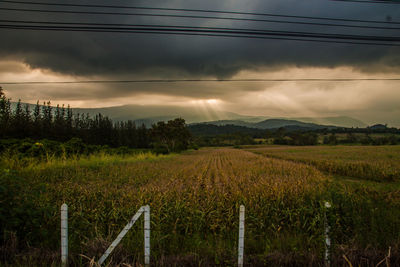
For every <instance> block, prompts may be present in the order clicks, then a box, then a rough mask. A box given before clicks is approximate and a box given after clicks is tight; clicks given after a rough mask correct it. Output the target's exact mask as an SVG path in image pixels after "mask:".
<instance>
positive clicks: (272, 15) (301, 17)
mask: <svg viewBox="0 0 400 267" xmlns="http://www.w3.org/2000/svg"><path fill="white" fill-rule="evenodd" d="M1 2H7V3H24V4H38V5H51V6H70V7H92V8H118V9H136V10H157V11H176V12H185V13H186V12H198V13H217V14H235V15H250V16H267V17H283V18H295V19H308V20H327V21H341V22H359V23H374V24H400V22H397V21H377V20H361V19H347V18H330V17H313V16H297V15H284V14H272V13H254V12H238V11H222V10H206V9H185V8H160V7H157V8H155V7H137V6H113V5H83V4H60V3H43V2H40V3H39V2H27V1H9V0H8V1H6V0H3V1H1ZM0 10H7V11H21V12H41V13H66V14H74V13H75V14H87V15H90V14H92V15H124V16H164V17H193V18H199V19H202V18H207V19H228V20H250V21H251V20H254V21H263V20H259V19H251V18H237V17H212V16H198V15H197V16H196V15H188V16H186V15H174V14H144V13H127V12H100V11H71V10H48V9H26V8H0Z"/></svg>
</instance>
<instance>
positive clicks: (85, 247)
mask: <svg viewBox="0 0 400 267" xmlns="http://www.w3.org/2000/svg"><path fill="white" fill-rule="evenodd" d="M246 149H249V150H252V149H250V148H246ZM274 149H275V148H273V149H271V148H270V147H264V148H254V150H255V152H256V153H253V152H250V151H244V150H243V149H232V148H215V149H201V150H199V151H191V152H185V153H183V154H177V155H168V156H155V155H152V154H138V155H133V156H127V157H123V156H109V157H98V158H96V157H93V158H81V159H74V160H69V161H61V160H60V161H57V160H54V161H53V162H48V163H37V164H28V165H26V164H25V165H24V166H19V165H18V164H17V162H10V161H7V159H4V158H3V159H2V162H3V165H0V166H4V167H3V168H2V169H1V170H0V171H1V172H0V193H1V203H2V205H1V210H0V211H1V213H0V219H1V225H2V237H1V238H2V244H3V245H2V247H1V255H2V261H1V262H2V265H6V266H51V265H53V266H56V265H58V264H59V258H60V252H59V250H60V249H59V248H60V241H59V236H60V225H59V224H60V214H59V208H60V206H61V204H62V203H64V202H66V203H67V204H68V205H69V238H70V247H69V250H70V264H71V265H72V266H87V265H90V260H91V259H95V260H97V259H98V258H99V257H100V256H101V254H102V253H103V252H104V251H105V249H106V248H107V247H108V245H109V244H110V242H111V241H112V240H113V239H114V238H115V237H116V236H117V235H118V233H119V231H120V230H121V229H122V228H123V227H124V226H125V224H126V223H127V222H128V221H129V220H130V218H131V217H132V216H133V215H134V214H135V213H136V211H137V210H138V208H139V207H140V206H142V205H146V204H149V205H150V207H151V227H152V232H151V251H152V255H151V262H152V265H154V266H215V265H217V266H234V265H235V263H236V261H237V239H238V220H239V206H240V205H245V207H246V232H245V265H247V266H264V265H271V266H323V263H324V262H323V255H324V249H325V247H324V214H325V208H324V201H329V202H330V203H332V208H330V209H329V210H328V211H327V218H328V223H329V225H330V226H331V232H330V235H331V238H332V242H333V243H332V263H333V264H334V265H335V266H349V265H348V263H347V261H350V262H352V263H353V264H354V265H355V266H358V264H361V265H362V266H375V265H376V264H377V263H379V262H380V261H381V260H383V259H385V256H386V255H387V254H388V250H389V248H390V251H391V252H390V257H389V258H388V262H390V263H391V264H392V265H391V266H396V264H400V255H399V248H400V187H399V186H398V183H397V182H389V181H388V179H384V180H383V181H384V184H388V185H389V186H385V187H382V186H377V187H375V185H377V184H380V185H381V184H382V182H375V181H365V180H362V179H360V181H361V182H360V183H347V182H345V181H343V180H340V179H336V178H335V176H333V175H331V174H330V173H328V172H326V171H325V170H323V171H321V170H319V167H317V168H316V167H315V166H313V165H312V164H304V163H302V162H294V161H291V160H285V159H280V158H272V157H269V153H270V152H269V151H273V152H271V155H272V156H273V155H274V153H276V154H278V152H276V151H279V149H281V152H282V153H283V154H282V155H279V157H282V158H283V157H284V156H283V155H286V154H287V153H289V152H284V151H285V149H287V150H289V148H285V147H283V148H279V147H276V149H275V150H276V151H275V150H274ZM290 149H292V148H290ZM341 149H342V148H341ZM343 149H344V148H343ZM349 149H350V150H351V149H353V148H352V147H349ZM360 149H362V148H360ZM396 151H397V152H396ZM399 151H400V150H399V148H398V147H396V148H395V149H394V152H393V153H394V154H393V155H394V157H397V155H398V153H399ZM285 153H286V154H285ZM327 153H328V154H329V153H330V152H327ZM337 153H338V154H339V153H340V152H337ZM353 153H356V152H353ZM381 153H382V155H392V154H391V153H392V152H384V151H382V152H381ZM385 153H387V154H385ZM396 153H397V154H396ZM260 154H261V155H260ZM303 154H306V152H303ZM266 155H268V156H266ZM313 155H314V156H315V155H317V152H313ZM327 157H329V156H327ZM332 157H333V158H334V157H335V153H332ZM363 157H365V158H364V159H365V160H368V159H369V158H368V157H373V156H372V155H371V156H368V155H363ZM299 158H301V157H299ZM304 158H305V159H308V158H307V157H306V156H304ZM290 159H292V158H290ZM326 162H329V161H328V160H327V161H326ZM332 162H333V163H332V164H336V163H337V162H338V161H336V160H333V161H332ZM385 162H387V164H389V165H390V166H398V165H396V163H395V159H391V158H390V157H387V159H386V158H385ZM11 163H12V164H11ZM7 164H8V166H12V168H11V167H9V168H7ZM397 170H398V169H397ZM395 179H397V178H396V177H395ZM373 180H374V179H373ZM364 181H365V182H366V183H365V184H364ZM392 184H393V186H391V185H392ZM142 220H143V219H142V218H141V219H140V220H139V221H138V222H137V223H136V224H135V225H134V226H133V228H132V229H131V231H130V232H129V233H128V234H127V236H125V238H124V239H123V242H122V244H120V245H119V246H118V247H117V248H116V249H115V250H114V252H113V253H112V254H111V256H110V258H109V260H108V261H107V264H108V265H109V266H135V265H139V266H140V264H142V263H143V226H142V225H143V221H142Z"/></svg>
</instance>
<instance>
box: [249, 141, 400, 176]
mask: <svg viewBox="0 0 400 267" xmlns="http://www.w3.org/2000/svg"><path fill="white" fill-rule="evenodd" d="M247 149H248V150H249V151H252V152H254V153H257V154H262V155H265V156H268V157H273V158H279V159H285V160H291V161H295V162H301V163H307V164H310V165H313V166H315V167H317V168H318V169H320V170H321V171H325V172H328V173H330V174H336V175H342V176H350V177H356V178H360V179H369V180H374V181H399V180H400V160H399V159H400V146H308V147H290V146H261V147H247Z"/></svg>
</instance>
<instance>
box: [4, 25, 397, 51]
mask: <svg viewBox="0 0 400 267" xmlns="http://www.w3.org/2000/svg"><path fill="white" fill-rule="evenodd" d="M0 29H16V30H35V31H37V30H39V31H59V32H63V31H68V32H95V33H131V34H139V33H140V34H165V35H184V36H211V37H234V38H249V39H273V40H291V41H307V42H322V43H339V44H361V45H374V46H400V44H397V43H383V42H382V41H392V42H398V41H399V40H398V37H394V39H393V38H392V37H384V36H382V37H379V36H377V38H379V39H380V40H379V39H375V40H374V39H371V38H369V37H368V36H358V38H359V39H360V40H361V41H362V42H355V41H343V40H340V39H349V40H351V39H353V40H354V38H356V37H357V36H355V37H354V38H351V35H350V36H348V37H347V38H340V36H326V35H325V36H323V35H322V36H318V35H315V34H314V33H306V34H308V35H309V36H305V35H301V33H300V34H298V33H293V34H292V36H298V37H303V38H294V37H288V36H289V35H288V34H285V33H264V34H263V33H259V34H261V35H272V36H257V35H254V34H253V33H254V32H253V31H250V32H248V33H246V32H237V33H235V32H234V31H226V33H221V31H213V30H202V31H200V30H190V29H189V30H186V29H164V28H160V29H151V30H149V28H139V29H132V28H128V29H122V28H116V29H113V28H101V27H98V28H95V27H56V26H24V25H4V24H2V25H0ZM207 32H208V33H207ZM256 33H257V32H256ZM251 34H253V35H251ZM276 36H281V37H276ZM304 38H307V39H304ZM310 38H324V39H325V40H324V39H310ZM382 38H383V39H382ZM335 39H339V41H338V40H335ZM367 41H378V42H379V41H380V42H379V43H376V42H367Z"/></svg>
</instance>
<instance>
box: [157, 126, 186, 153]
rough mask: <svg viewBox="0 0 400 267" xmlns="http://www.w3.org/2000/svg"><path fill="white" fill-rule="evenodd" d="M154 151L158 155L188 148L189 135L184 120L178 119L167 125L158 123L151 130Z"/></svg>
mask: <svg viewBox="0 0 400 267" xmlns="http://www.w3.org/2000/svg"><path fill="white" fill-rule="evenodd" d="M151 134H152V137H153V147H154V151H155V152H156V153H158V154H169V153H170V152H180V151H183V150H186V149H187V148H188V147H189V142H190V138H191V134H190V132H189V130H188V129H187V128H186V125H185V120H184V119H181V118H178V119H175V120H170V121H168V122H167V123H165V122H163V121H160V122H158V123H157V124H155V125H153V127H152V128H151Z"/></svg>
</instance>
